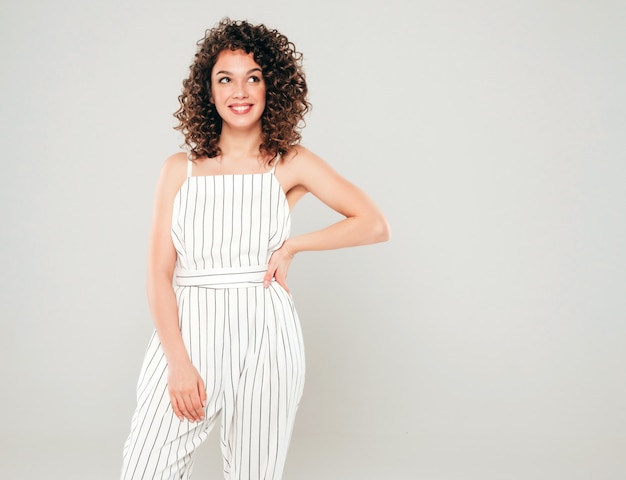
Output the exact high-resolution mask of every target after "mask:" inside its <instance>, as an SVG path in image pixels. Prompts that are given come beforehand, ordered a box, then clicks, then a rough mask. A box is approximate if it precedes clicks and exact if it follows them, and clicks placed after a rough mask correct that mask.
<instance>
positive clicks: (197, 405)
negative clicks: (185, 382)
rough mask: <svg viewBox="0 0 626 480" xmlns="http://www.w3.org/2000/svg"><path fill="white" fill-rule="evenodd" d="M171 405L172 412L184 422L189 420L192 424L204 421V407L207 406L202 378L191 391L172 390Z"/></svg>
mask: <svg viewBox="0 0 626 480" xmlns="http://www.w3.org/2000/svg"><path fill="white" fill-rule="evenodd" d="M170 403H171V405H172V410H173V411H174V414H175V415H176V417H178V419H179V420H180V421H181V422H182V421H183V420H185V419H187V420H189V421H190V422H201V421H203V420H204V417H205V414H204V407H205V406H206V390H205V388H204V382H203V381H202V379H201V378H198V381H197V382H196V384H195V385H194V386H192V387H191V388H189V389H182V388H181V389H179V390H173V389H170Z"/></svg>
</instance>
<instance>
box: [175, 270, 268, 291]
mask: <svg viewBox="0 0 626 480" xmlns="http://www.w3.org/2000/svg"><path fill="white" fill-rule="evenodd" d="M266 272H267V265H255V266H253V267H233V268H214V269H211V270H186V269H183V268H176V270H175V271H174V284H175V285H178V286H180V287H204V288H247V287H256V286H259V285H262V284H263V277H265V273H266Z"/></svg>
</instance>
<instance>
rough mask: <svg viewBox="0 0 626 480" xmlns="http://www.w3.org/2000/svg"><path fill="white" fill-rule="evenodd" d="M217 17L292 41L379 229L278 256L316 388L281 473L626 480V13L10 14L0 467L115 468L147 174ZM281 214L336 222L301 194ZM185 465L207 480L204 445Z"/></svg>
mask: <svg viewBox="0 0 626 480" xmlns="http://www.w3.org/2000/svg"><path fill="white" fill-rule="evenodd" d="M225 15H229V16H231V17H232V18H247V19H249V20H251V21H254V22H265V23H266V24H268V25H269V26H272V27H276V28H278V29H279V30H281V31H282V32H283V33H285V34H286V35H287V36H289V38H290V39H291V40H293V41H294V42H295V43H296V45H297V46H298V49H299V50H301V51H302V52H304V54H305V69H306V72H307V75H308V80H309V84H310V90H311V101H312V102H313V105H314V110H313V112H312V114H311V115H310V116H309V117H308V126H307V128H306V129H305V132H304V140H303V143H304V144H305V145H306V146H308V147H309V148H311V149H312V150H313V151H315V152H316V153H318V154H320V155H321V156H323V157H324V158H326V159H327V160H328V161H329V162H331V163H332V164H333V165H334V166H335V168H336V169H337V170H339V171H340V172H341V173H343V174H344V175H345V176H347V177H348V178H349V179H350V180H352V181H354V182H355V183H357V184H358V185H360V186H361V187H362V188H364V189H365V190H366V191H367V192H368V193H369V194H370V195H371V196H372V197H373V198H374V200H375V201H376V202H377V203H379V204H380V206H381V207H382V209H383V210H384V212H385V213H386V214H387V216H388V219H389V222H390V224H391V226H392V240H391V241H390V242H389V243H387V244H383V245H375V246H368V247H360V248H355V249H350V250H343V251H333V252H321V253H303V254H301V255H299V256H298V257H297V261H296V262H295V263H294V265H293V267H292V271H291V274H290V286H291V288H292V291H293V292H294V298H295V300H296V304H297V306H298V310H299V312H300V316H301V319H302V323H303V329H304V334H305V343H306V348H307V355H308V377H307V386H306V389H305V397H304V400H303V403H302V406H301V411H300V414H299V418H298V421H297V425H296V429H295V432H294V438H293V443H292V449H291V454H290V457H289V460H288V465H287V470H286V475H285V478H288V479H293V480H305V479H322V478H323V479H326V480H334V479H349V478H358V479H381V478H393V479H433V480H439V479H441V480H452V479H459V480H467V479H470V480H473V479H477V480H478V479H481V480H484V479H498V480H502V479H532V480H537V479H550V480H554V479H567V480H576V479H603V480H613V479H616V480H617V479H623V478H626V456H625V455H624V452H625V451H626V433H625V432H626V407H625V405H626V384H625V382H624V378H625V375H624V365H625V362H626V352H625V348H624V344H625V341H624V339H625V335H626V322H625V320H626V318H625V317H626V295H625V292H626V278H625V273H624V272H625V269H626V255H625V254H624V245H625V244H626V225H625V223H626V211H625V210H626V208H625V205H626V192H625V189H624V186H623V184H624V179H626V162H625V156H626V155H625V152H626V93H625V89H624V85H626V62H625V61H624V59H625V58H626V34H625V33H624V25H626V3H624V2H622V1H608V0H595V1H591V0H589V1H579V0H571V1H555V0H552V1H546V0H541V1H539V0H532V1H517V2H515V1H513V2H503V1H495V0H493V1H487V0H479V1H465V0H447V1H414V2H409V1H404V0H386V1H384V2H383V1H376V2H373V1H366V0H360V1H357V0H352V1H339V0H335V1H329V0H316V1H310V2H307V3H302V4H300V3H298V2H295V1H293V0H290V1H286V0H285V1H280V0H268V1H264V2H259V1H231V2H208V1H202V2H201V1H191V0H189V1H173V0H172V1H164V0H158V1H157V0H152V1H147V0H145V1H124V2H122V1H120V0H116V1H111V0H107V1H97V2H87V1H79V0H75V1H69V0H57V1H54V2H52V1H49V2H46V1H44V0H33V1H29V2H18V1H17V0H10V1H3V2H2V15H0V17H1V20H0V35H1V40H2V42H1V44H0V55H1V57H0V60H1V66H2V67H1V68H2V75H1V77H0V102H1V103H0V105H1V109H2V125H1V130H0V132H1V137H2V155H3V158H2V160H1V162H0V182H1V191H0V215H1V217H0V221H1V222H2V243H1V251H0V265H2V272H3V273H2V275H0V282H1V284H0V302H1V315H2V321H1V324H0V374H1V379H2V395H1V396H0V412H1V413H0V415H1V416H2V418H1V423H0V425H1V426H0V428H1V436H0V452H1V453H0V455H1V458H2V460H1V462H0V477H2V478H16V479H38V478H54V479H56V478H58V479H65V480H68V479H80V480H84V479H109V478H116V476H117V474H118V471H119V468H120V457H121V448H122V444H123V442H124V440H125V437H126V435H127V433H128V427H129V423H130V416H131V413H132V409H133V407H134V387H135V382H136V379H137V374H138V370H139V366H140V362H141V358H142V355H143V352H144V348H145V346H146V344H147V340H148V336H149V333H150V331H151V328H152V327H151V320H150V316H149V314H148V309H147V304H146V300H145V293H144V276H145V273H144V272H145V256H146V243H147V236H148V227H149V221H150V215H151V204H152V195H153V190H154V185H155V181H156V177H157V175H158V172H159V169H160V166H161V163H162V161H163V160H164V159H165V158H166V157H167V156H168V155H170V154H171V153H173V152H175V151H177V150H178V146H179V145H180V143H181V142H182V139H181V137H180V136H179V134H178V133H177V132H175V131H173V130H172V128H171V127H172V126H173V125H174V119H173V118H172V116H171V113H172V112H173V111H174V110H175V109H176V108H177V99H176V97H177V95H178V94H179V92H180V87H181V81H182V79H183V78H184V77H185V76H186V74H187V68H188V65H189V63H190V62H191V59H192V57H193V54H194V52H195V42H196V41H197V40H198V39H199V38H200V37H201V36H202V35H203V32H204V29H205V28H208V27H210V26H213V25H214V24H215V23H216V22H217V21H218V20H219V19H220V18H221V17H223V16H225ZM294 217H295V225H294V227H295V231H296V232H300V231H305V230H309V229H312V228H317V227H318V226H322V225H325V224H326V223H328V222H329V221H333V220H335V219H336V218H337V217H336V215H335V214H334V213H333V212H329V211H328V210H327V209H325V208H324V207H323V206H320V205H319V204H317V203H316V202H315V201H314V200H313V199H310V198H307V199H306V200H304V201H303V202H302V203H301V204H299V205H298V206H297V207H296V209H295V211H294ZM200 457H201V458H199V459H198V464H197V470H196V473H197V478H220V475H219V472H220V471H221V464H220V461H219V456H218V448H217V438H216V437H215V436H212V437H211V438H210V441H209V442H208V443H207V444H206V446H204V447H203V448H202V452H201V455H200ZM209 472H212V475H211V474H209Z"/></svg>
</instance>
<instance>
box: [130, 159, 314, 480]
mask: <svg viewBox="0 0 626 480" xmlns="http://www.w3.org/2000/svg"><path fill="white" fill-rule="evenodd" d="M289 229H290V215H289V206H288V203H287V199H286V197H285V194H284V192H283V190H282V188H281V186H280V184H279V182H278V180H277V179H276V177H275V176H274V174H273V171H272V172H268V173H264V174H244V175H218V176H202V177H200V176H199V177H194V176H188V178H187V180H186V181H185V183H184V184H183V185H182V186H181V188H180V190H179V192H178V194H177V195H176V198H175V201H174V211H173V216H172V239H173V241H174V246H175V248H176V251H177V254H178V255H177V262H176V272H175V276H174V284H175V285H174V289H175V293H176V300H177V304H178V315H179V324H180V328H181V332H182V336H183V341H184V342H185V346H186V348H187V351H188V352H189V355H190V358H191V361H192V363H193V364H194V365H195V367H196V368H197V369H198V371H199V372H200V375H201V376H202V378H203V379H204V382H205V385H206V388H207V405H206V420H205V421H204V422H200V423H190V422H188V421H186V420H184V421H182V422H181V421H179V420H178V419H177V418H176V417H175V415H174V413H173V411H172V408H171V405H170V401H169V394H168V390H167V364H166V361H165V356H164V354H163V351H162V349H161V345H160V342H159V339H158V336H157V335H156V332H155V333H154V334H153V335H152V338H151V340H150V343H149V346H148V349H147V352H146V356H145V359H144V363H143V366H142V369H141V373H140V378H139V382H138V385H137V408H136V410H135V413H134V415H133V419H132V424H131V433H130V435H129V437H128V440H127V442H126V444H125V446H124V466H123V470H122V477H121V478H122V480H130V479H134V480H136V479H144V480H147V479H188V478H190V474H191V469H192V466H193V452H194V450H195V449H196V447H198V446H199V445H200V444H201V443H202V442H203V441H204V440H205V439H206V438H207V436H208V434H209V432H210V430H211V428H212V427H213V425H214V424H215V422H216V421H217V419H218V418H219V414H220V413H221V449H222V453H223V456H224V474H225V478H226V479H231V480H235V479H237V480H244V479H246V480H253V479H254V480H261V479H265V480H271V479H274V480H275V479H280V478H281V476H282V471H283V467H284V463H285V457H286V453H287V448H288V446H289V441H290V436H291V431H292V427H293V422H294V418H295V414H296V410H297V406H298V402H299V400H300V397H301V395H302V389H303V383H304V351H303V344H302V335H301V331H300V325H299V321H298V317H297V314H296V312H295V309H294V306H293V303H292V300H291V297H290V296H289V294H288V293H287V292H286V291H285V290H284V289H283V288H282V287H280V286H279V285H278V284H277V283H276V282H272V283H271V285H270V287H269V288H267V289H266V288H263V286H262V279H263V275H264V272H265V271H266V269H267V262H268V259H269V256H270V255H271V253H272V252H273V251H274V250H276V249H277V248H279V247H280V245H281V244H282V243H283V242H284V240H285V239H286V238H287V236H288V235H289Z"/></svg>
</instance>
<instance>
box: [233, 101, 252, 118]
mask: <svg viewBox="0 0 626 480" xmlns="http://www.w3.org/2000/svg"><path fill="white" fill-rule="evenodd" d="M228 108H230V110H231V111H232V112H233V113H235V114H237V115H245V114H246V113H248V112H249V111H250V110H251V109H252V105H251V104H249V103H246V104H237V105H229V106H228Z"/></svg>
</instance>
